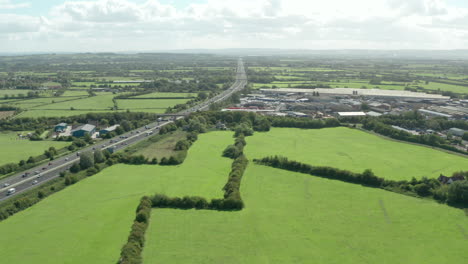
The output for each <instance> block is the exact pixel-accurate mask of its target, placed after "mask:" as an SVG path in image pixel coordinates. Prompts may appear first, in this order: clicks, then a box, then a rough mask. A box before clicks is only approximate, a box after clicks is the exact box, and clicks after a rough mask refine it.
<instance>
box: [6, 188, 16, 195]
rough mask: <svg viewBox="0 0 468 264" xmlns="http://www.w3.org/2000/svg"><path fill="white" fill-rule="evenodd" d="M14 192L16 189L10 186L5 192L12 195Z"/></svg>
mask: <svg viewBox="0 0 468 264" xmlns="http://www.w3.org/2000/svg"><path fill="white" fill-rule="evenodd" d="M15 192H16V189H15V188H10V189H8V192H7V195H12V194H14V193H15Z"/></svg>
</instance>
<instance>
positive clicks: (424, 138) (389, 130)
mask: <svg viewBox="0 0 468 264" xmlns="http://www.w3.org/2000/svg"><path fill="white" fill-rule="evenodd" d="M362 128H364V129H366V130H370V131H374V132H375V133H378V134H381V135H384V136H387V137H390V138H393V139H398V140H403V141H408V142H412V143H419V144H423V145H428V146H432V147H438V148H443V149H446V150H450V151H454V152H459V153H463V154H468V152H466V151H463V150H460V149H458V148H456V147H454V146H452V145H450V144H449V142H448V141H447V140H446V139H444V138H441V137H439V136H437V135H434V134H424V135H413V134H410V133H408V132H406V131H402V130H399V129H395V128H393V127H392V126H391V125H387V124H385V123H383V122H380V121H379V120H378V119H364V120H363V126H362Z"/></svg>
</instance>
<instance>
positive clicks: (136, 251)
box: [0, 50, 468, 264]
mask: <svg viewBox="0 0 468 264" xmlns="http://www.w3.org/2000/svg"><path fill="white" fill-rule="evenodd" d="M257 52H258V51H255V50H252V51H250V50H249V51H248V52H247V51H245V53H242V55H241V56H238V54H235V55H233V54H230V53H227V54H204V53H137V54H121V53H86V54H81V53H80V54H56V55H49V54H37V55H24V56H0V88H1V87H3V89H0V111H1V112H0V113H6V114H5V115H4V117H3V118H1V117H0V118H1V119H0V131H1V133H0V147H1V150H2V151H1V153H0V234H1V236H0V256H1V258H0V259H1V261H0V263H3V262H5V263H18V264H29V263H41V264H42V263H46V264H49V263H51V264H54V263H57V264H61V263H70V264H75V263H76V264H81V263H90V264H94V263H95V264H103V263H104V264H105V263H109V264H115V263H118V264H141V263H247V264H249V263H323V264H331V263H350V264H354V263H390V264H394V263H395V264H399V263H405V262H410V263H429V264H431V263H455V264H462V263H463V264H464V261H465V259H467V258H468V253H466V252H467V251H466V250H465V249H466V246H467V245H468V243H467V241H468V240H467V238H466V235H467V234H468V233H467V230H468V225H467V223H468V222H467V221H466V220H467V215H468V198H467V197H468V158H467V157H468V122H467V120H468V110H466V109H468V91H467V90H466V88H467V87H468V83H466V81H467V80H466V78H465V76H466V74H468V72H466V69H467V67H466V65H468V64H467V63H465V61H464V60H461V61H457V62H456V63H455V62H454V59H453V58H451V57H450V58H445V57H444V56H445V55H444V53H437V52H436V53H434V54H435V55H434V56H441V57H442V58H440V59H439V60H421V59H417V58H415V57H414V56H408V57H401V58H400V57H398V56H397V57H398V58H394V59H392V60H391V61H389V59H388V57H386V56H383V55H382V54H380V53H377V54H373V53H369V54H364V55H362V54H361V55H359V56H355V55H352V54H351V55H347V56H343V55H341V54H330V53H327V52H325V51H324V53H323V56H325V57H326V58H327V59H324V58H323V57H322V55H321V56H316V55H314V54H310V53H307V52H305V53H304V54H302V53H301V54H293V55H291V54H288V53H284V54H273V55H262V54H259V55H252V54H257ZM394 54H398V52H394V53H392V56H393V55H394ZM425 54H427V53H425ZM460 54H461V55H460V56H462V55H463V53H460ZM395 56H396V55H395ZM457 60H458V57H457ZM2 85H3V86H2ZM337 88H338V89H337ZM19 134H21V137H20V136H19ZM51 256H53V257H51Z"/></svg>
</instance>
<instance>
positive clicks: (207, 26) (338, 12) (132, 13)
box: [0, 0, 468, 51]
mask: <svg viewBox="0 0 468 264" xmlns="http://www.w3.org/2000/svg"><path fill="white" fill-rule="evenodd" d="M7 2H8V3H10V1H5V0H0V6H1V4H2V3H7ZM10 4H11V3H10ZM467 36H468V9H463V8H456V7H453V6H450V5H448V4H447V2H446V1H443V0H355V1H348V0H327V1H323V0H224V1H220V0H207V1H206V3H198V4H191V5H189V6H188V7H186V8H183V9H181V8H179V9H178V8H176V7H175V6H173V5H171V4H163V3H160V2H159V1H157V0H148V1H146V2H144V3H141V4H136V3H133V2H130V1H128V0H98V1H79V2H64V3H63V4H60V5H58V6H55V7H54V8H52V9H51V11H50V13H49V14H47V15H45V16H43V17H39V18H37V17H32V16H18V15H12V14H10V15H6V16H2V17H0V40H1V39H4V40H5V39H7V40H9V41H8V42H7V44H6V45H3V46H5V47H4V49H5V50H2V51H8V50H9V49H16V50H18V49H21V50H28V49H31V47H30V45H32V44H34V48H36V49H37V48H39V47H40V49H41V50H50V51H54V50H58V51H61V50H69V51H88V50H89V51H119V50H158V49H175V48H236V47H245V48H248V47H265V48H317V49H323V48H377V49H399V48H435V49H443V48H464V47H466V46H467V44H468V38H467ZM25 39H27V40H29V41H28V42H24V41H19V40H25ZM448 39H450V41H448ZM4 43H5V42H4Z"/></svg>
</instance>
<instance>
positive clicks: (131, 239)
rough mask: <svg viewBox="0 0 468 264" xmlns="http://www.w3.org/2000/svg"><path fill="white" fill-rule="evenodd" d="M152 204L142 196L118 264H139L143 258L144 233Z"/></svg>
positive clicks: (146, 197) (147, 198)
mask: <svg viewBox="0 0 468 264" xmlns="http://www.w3.org/2000/svg"><path fill="white" fill-rule="evenodd" d="M151 207H152V202H151V199H150V198H149V197H148V196H143V197H142V198H141V200H140V203H139V204H138V207H137V209H136V216H135V220H134V221H133V225H132V229H131V231H130V235H129V236H128V239H127V243H125V245H124V246H123V247H122V250H121V252H120V259H119V261H118V262H117V263H119V264H141V263H142V262H143V258H142V256H141V253H142V252H143V247H144V246H145V232H146V229H148V225H149V219H150V216H151Z"/></svg>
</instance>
